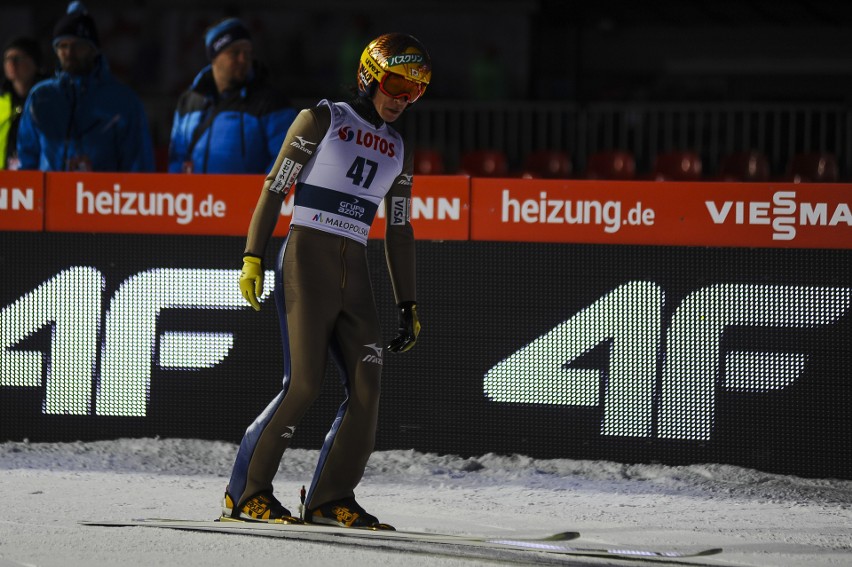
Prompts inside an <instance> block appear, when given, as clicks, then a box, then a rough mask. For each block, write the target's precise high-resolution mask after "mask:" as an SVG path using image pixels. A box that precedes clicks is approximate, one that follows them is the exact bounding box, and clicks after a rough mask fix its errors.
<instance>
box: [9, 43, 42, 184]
mask: <svg viewBox="0 0 852 567" xmlns="http://www.w3.org/2000/svg"><path fill="white" fill-rule="evenodd" d="M3 74H4V80H3V84H2V85H0V169H19V167H20V162H19V161H18V125H19V124H20V121H21V112H23V109H24V102H25V101H26V100H27V95H28V94H29V93H30V89H32V88H33V86H34V85H35V84H36V83H37V82H39V81H41V80H43V79H45V78H46V77H45V75H44V74H43V73H42V55H41V47H39V44H38V42H37V41H36V40H34V39H32V38H29V37H16V38H15V39H13V40H12V41H10V42H9V43H8V44H6V48H5V49H3Z"/></svg>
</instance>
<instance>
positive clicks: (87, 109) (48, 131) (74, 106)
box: [18, 2, 154, 172]
mask: <svg viewBox="0 0 852 567" xmlns="http://www.w3.org/2000/svg"><path fill="white" fill-rule="evenodd" d="M53 48H54V50H55V51H56V55H57V57H58V58H59V69H58V71H57V73H56V76H55V77H54V78H52V79H49V80H46V81H42V82H41V83H39V84H38V85H36V86H35V87H34V88H33V89H32V91H30V94H29V97H27V102H26V104H25V106H24V111H23V115H22V116H21V124H20V127H19V130H18V158H19V159H20V162H21V169H40V170H42V171H134V172H136V171H154V146H153V143H152V142H151V133H150V131H149V129H148V118H147V117H146V115H145V108H144V107H143V106H142V102H141V101H140V100H139V98H138V97H137V96H136V93H134V92H133V91H132V90H131V89H130V88H129V87H127V86H126V85H124V84H122V83H120V82H118V81H117V80H116V79H115V78H114V77H113V75H112V74H111V73H110V71H109V67H108V65H107V61H106V58H105V57H104V56H103V55H102V54H101V52H100V42H99V41H98V32H97V28H96V27H95V22H94V20H93V19H92V18H91V16H90V15H89V14H88V12H87V10H86V7H85V6H84V5H83V4H82V3H81V2H71V3H70V4H69V5H68V12H67V13H66V14H65V15H64V16H63V17H62V18H61V19H60V20H59V22H57V24H56V27H55V28H54V30H53Z"/></svg>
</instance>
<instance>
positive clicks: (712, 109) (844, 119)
mask: <svg viewBox="0 0 852 567" xmlns="http://www.w3.org/2000/svg"><path fill="white" fill-rule="evenodd" d="M398 126H399V129H400V130H401V131H402V132H403V133H404V134H405V135H406V138H407V139H408V140H410V141H413V142H414V143H415V144H416V145H417V147H420V148H430V149H434V150H437V151H439V152H441V154H442V155H443V156H444V160H445V165H446V168H447V170H448V171H454V170H456V169H457V168H458V164H459V157H460V156H461V154H462V153H463V152H465V151H468V150H473V149H497V150H502V151H503V152H505V153H506V156H507V157H508V159H509V163H510V165H511V166H512V167H514V168H519V167H520V166H521V164H522V162H523V158H524V156H525V155H526V154H528V153H529V152H531V151H533V150H538V149H551V150H564V151H567V152H569V153H570V155H571V158H572V160H573V163H574V171H575V174H582V173H583V171H584V168H585V163H586V160H587V158H588V156H589V155H590V154H592V153H594V152H596V151H601V150H611V149H624V150H629V151H631V152H632V153H633V154H634V155H635V157H636V163H637V169H638V170H639V171H640V172H643V171H644V172H648V171H650V169H651V167H652V164H653V159H654V156H656V155H657V154H658V153H661V152H664V151H671V150H692V151H695V152H697V153H698V154H699V156H701V158H702V161H703V162H704V172H705V174H706V175H712V174H714V173H715V172H716V170H717V168H718V165H719V162H720V160H721V159H722V157H723V156H725V155H727V154H731V153H735V152H739V151H746V150H759V151H761V152H763V153H764V154H765V155H766V156H767V158H768V160H769V163H770V166H771V168H772V173H773V175H781V174H783V173H784V172H785V170H786V168H787V164H788V163H789V160H790V158H791V157H792V156H793V155H795V154H796V153H800V152H812V151H820V152H830V153H833V154H834V155H835V157H836V158H837V160H838V163H839V165H840V172H841V176H842V177H844V178H848V177H849V176H850V174H852V109H850V108H847V107H845V106H843V105H839V104H835V105H831V104H825V105H823V104H759V103H744V104H732V103H671V104H669V103H599V104H590V105H587V106H583V107H579V106H577V105H574V104H570V103H553V102H502V103H497V102H495V103H481V102H478V103H477V102H444V101H427V100H424V101H422V102H420V103H418V104H417V106H416V107H415V108H413V109H412V111H411V112H408V113H406V114H404V115H403V117H402V119H401V120H400V123H399V124H398Z"/></svg>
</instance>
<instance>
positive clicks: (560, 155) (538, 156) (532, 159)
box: [521, 150, 574, 179]
mask: <svg viewBox="0 0 852 567" xmlns="http://www.w3.org/2000/svg"><path fill="white" fill-rule="evenodd" d="M573 169H574V166H573V164H572V163H571V156H570V154H568V152H562V151H558V150H539V151H535V152H532V153H531V154H529V155H527V157H526V159H525V160H524V171H523V173H522V174H521V177H525V178H527V179H534V178H544V179H567V178H569V177H571V173H572V171H573Z"/></svg>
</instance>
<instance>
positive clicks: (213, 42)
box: [204, 18, 251, 61]
mask: <svg viewBox="0 0 852 567" xmlns="http://www.w3.org/2000/svg"><path fill="white" fill-rule="evenodd" d="M241 39H248V40H251V33H250V32H249V30H248V28H247V27H246V26H245V24H244V23H243V22H242V21H240V20H239V19H237V18H228V19H227V20H222V21H221V22H219V23H218V24H216V25H214V26H211V27H210V28H209V29H208V30H207V32H206V33H205V34H204V46H205V47H206V48H207V58H208V59H210V60H211V61H212V60H213V58H215V57H216V56H217V55H219V54H220V53H221V52H222V51H223V50H224V49H225V48H226V47H228V46H229V45H231V44H232V43H234V42H235V41H238V40H241Z"/></svg>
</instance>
